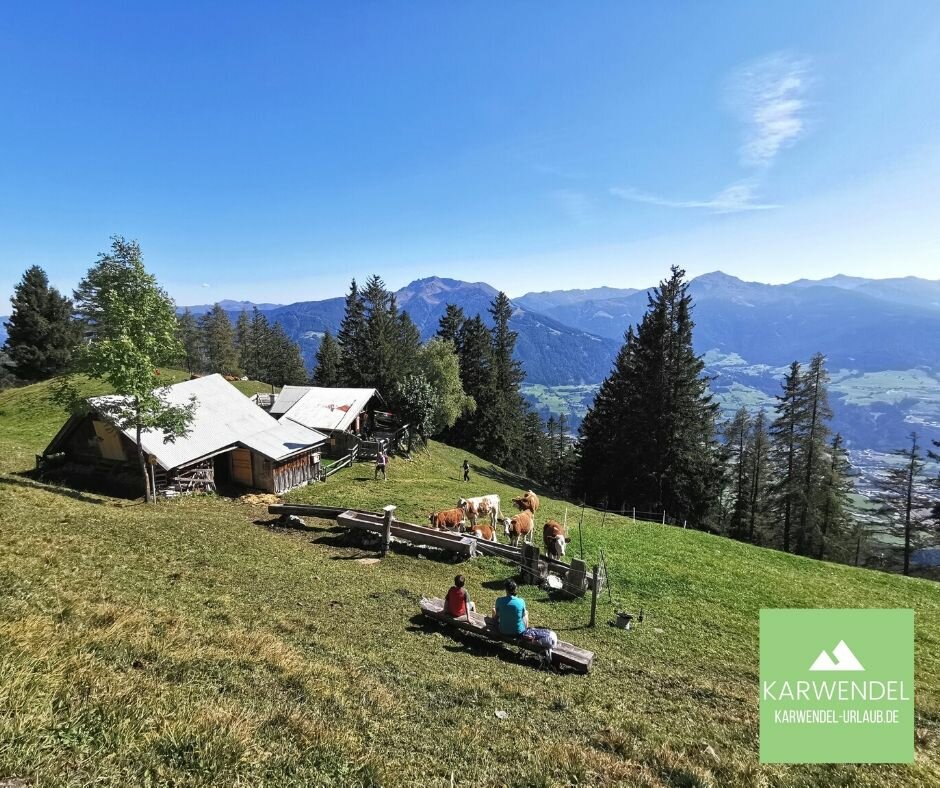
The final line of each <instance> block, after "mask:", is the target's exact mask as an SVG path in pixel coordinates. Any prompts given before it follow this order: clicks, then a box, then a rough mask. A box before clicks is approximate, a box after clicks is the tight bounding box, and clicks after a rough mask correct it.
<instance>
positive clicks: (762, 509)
mask: <svg viewBox="0 0 940 788" xmlns="http://www.w3.org/2000/svg"><path fill="white" fill-rule="evenodd" d="M746 459H747V464H748V478H749V481H750V494H749V497H748V507H747V508H748V527H747V540H748V541H749V542H751V543H752V544H757V541H758V534H761V533H763V531H764V528H765V525H766V517H767V511H768V507H769V506H770V482H771V471H772V469H771V467H770V436H769V435H768V434H767V417H766V416H765V415H764V411H763V410H760V411H758V413H757V415H756V416H755V417H754V419H753V420H752V423H751V432H750V435H749V436H748V444H747V453H746Z"/></svg>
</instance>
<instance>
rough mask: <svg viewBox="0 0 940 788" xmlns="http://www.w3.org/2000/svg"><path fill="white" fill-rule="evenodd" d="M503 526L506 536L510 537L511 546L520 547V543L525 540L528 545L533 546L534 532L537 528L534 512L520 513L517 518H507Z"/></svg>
mask: <svg viewBox="0 0 940 788" xmlns="http://www.w3.org/2000/svg"><path fill="white" fill-rule="evenodd" d="M503 526H504V529H505V534H506V536H508V537H509V544H511V545H512V546H513V547H518V546H519V541H520V540H523V541H525V543H526V544H532V530H533V529H534V528H535V518H534V517H533V516H532V512H530V511H524V512H519V514H517V515H516V516H515V517H507V518H505V519H504V520H503Z"/></svg>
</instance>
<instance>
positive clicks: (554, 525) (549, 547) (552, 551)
mask: <svg viewBox="0 0 940 788" xmlns="http://www.w3.org/2000/svg"><path fill="white" fill-rule="evenodd" d="M542 541H544V542H545V552H546V553H548V554H549V556H551V557H552V558H561V557H562V556H563V555H564V554H565V542H567V541H568V534H567V533H565V527H564V526H563V525H562V524H561V523H559V522H558V521H557V520H549V521H548V522H546V523H545V527H544V528H543V529H542Z"/></svg>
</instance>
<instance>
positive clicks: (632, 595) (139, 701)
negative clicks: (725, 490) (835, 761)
mask: <svg viewBox="0 0 940 788" xmlns="http://www.w3.org/2000/svg"><path fill="white" fill-rule="evenodd" d="M47 388H48V387H47V386H42V385H40V386H33V387H29V388H28V389H20V390H15V391H9V392H3V393H0V452H2V459H0V463H2V465H0V471H2V475H0V512H2V518H3V519H2V525H0V781H2V780H3V779H4V778H9V777H20V778H23V779H25V780H26V781H27V782H28V784H30V785H33V784H35V785H87V784H89V783H91V782H97V783H101V784H107V785H129V784H154V785H156V784H168V783H172V784H177V785H200V784H210V783H213V784H223V785H231V784H236V783H237V784H243V785H258V784H269V785H284V784H290V783H301V784H309V785H337V784H344V785H356V784H359V785H377V784H382V785H413V784H431V785H478V784H483V785H568V784H583V785H604V784H628V785H677V786H694V785H703V786H705V785H709V786H712V785H713V786H726V785H779V786H789V785H806V786H815V785H863V786H864V785H871V786H882V785H905V786H907V785H930V784H938V783H940V755H938V752H940V593H938V590H937V587H936V585H934V584H931V583H928V582H925V581H920V580H911V579H906V578H902V577H897V576H891V575H883V574H878V573H874V572H868V571H864V570H856V569H852V568H849V567H843V566H838V565H831V564H823V563H817V562H813V561H809V560H805V559H800V558H797V557H794V556H788V555H783V554H780V553H775V552H772V551H768V550H762V549H757V548H753V547H749V546H746V545H742V544H738V543H735V542H732V541H729V540H725V539H720V538H716V537H711V536H708V535H705V534H701V533H696V532H692V531H685V530H682V529H676V528H671V527H663V526H658V525H655V524H645V523H632V522H631V521H629V519H626V520H624V519H622V518H619V517H616V516H608V517H607V519H606V521H605V522H604V524H603V525H601V515H600V514H599V513H596V512H593V511H590V510H588V511H587V512H586V513H585V516H584V527H583V551H584V555H585V557H586V558H587V559H588V560H589V561H591V560H593V559H594V558H595V557H596V555H597V554H598V551H599V550H601V549H603V550H604V552H605V553H606V555H607V558H608V562H609V566H610V575H611V579H612V595H613V602H611V600H610V599H609V598H608V597H607V596H606V594H605V596H604V597H603V598H602V600H601V604H600V610H599V616H598V617H599V621H600V622H601V625H600V626H598V627H597V628H596V629H594V630H591V629H588V628H586V627H585V625H586V623H587V620H588V615H589V604H588V603H587V602H586V601H579V602H561V603H559V602H551V601H550V600H549V599H548V598H547V596H546V595H545V593H544V592H542V591H539V590H533V589H531V588H528V589H525V596H526V599H527V600H528V601H529V603H530V607H531V615H532V618H533V621H534V622H537V623H539V624H544V625H547V626H551V627H552V628H554V629H556V630H557V631H558V632H559V634H560V635H561V636H562V637H563V638H564V639H567V640H570V641H572V642H575V643H577V644H579V645H581V646H584V647H586V648H589V649H592V650H594V651H595V652H596V654H597V657H596V662H595V668H594V670H593V671H592V672H591V673H590V674H589V675H587V676H574V675H556V674H551V673H545V672H542V671H538V670H536V669H534V668H533V666H532V665H531V664H529V663H525V662H522V661H520V660H519V659H518V658H517V657H516V656H515V655H514V654H513V653H512V652H510V651H505V650H503V649H500V648H496V647H493V648H489V647H480V646H478V645H473V646H472V647H468V645H467V644H465V643H463V642H460V641H457V640H454V639H452V638H450V637H448V636H446V635H443V634H441V633H439V632H438V631H436V630H435V629H433V628H429V627H426V626H424V625H423V624H422V622H421V621H420V620H419V619H418V618H417V617H416V611H417V602H418V600H419V599H420V597H421V596H422V595H439V594H442V593H443V592H444V591H445V590H446V588H447V587H448V585H449V582H450V580H451V578H452V576H453V574H454V573H455V571H456V570H455V566H454V565H453V564H449V563H446V562H442V561H437V560H434V559H433V558H427V557H419V556H418V555H415V554H412V553H407V552H393V553H392V554H390V555H389V556H388V557H387V558H386V559H385V560H383V561H381V562H377V563H376V562H364V561H360V560H359V559H362V558H369V557H371V554H369V553H367V552H364V551H361V550H358V549H355V548H350V547H348V546H346V545H344V544H343V543H342V541H341V539H340V538H339V535H338V534H336V533H335V532H334V530H333V529H332V528H331V524H330V523H325V522H322V521H316V520H312V519H311V520H308V528H307V529H305V530H296V531H284V530H272V529H270V528H268V527H265V526H264V525H259V524H257V522H258V521H265V520H267V519H268V516H267V514H266V512H265V510H264V509H263V508H262V507H256V506H255V507H253V506H248V505H246V504H243V503H240V502H234V501H227V500H222V499H217V498H212V497H202V498H190V499H184V500H177V501H169V502H162V503H160V504H159V505H157V506H155V507H146V506H143V505H141V504H139V503H137V502H130V501H122V500H117V499H112V498H106V497H101V496H97V495H90V494H79V493H74V492H72V491H68V490H64V489H58V488H52V487H46V486H43V485H38V484H35V483H33V482H32V481H30V480H29V479H26V478H24V477H22V476H20V475H19V473H18V472H20V471H23V470H26V469H28V468H29V467H30V466H31V465H32V458H33V455H34V454H36V453H37V452H38V451H41V450H42V448H43V447H44V445H45V443H46V442H47V441H48V440H49V438H50V437H51V436H52V434H54V432H55V430H56V429H57V428H58V426H59V424H60V423H61V421H62V419H63V417H64V414H62V413H60V412H58V411H57V410H56V408H55V407H54V406H52V405H51V404H49V402H48V400H47V399H44V394H45V391H46V389H47ZM464 456H467V455H465V453H463V452H458V451H456V450H454V449H451V448H449V447H447V446H443V445H441V444H432V445H431V447H430V453H429V454H425V453H419V454H416V458H415V459H414V460H413V461H411V462H406V461H404V460H399V459H395V460H393V461H392V464H391V468H390V478H389V481H388V482H381V481H379V482H375V481H372V478H371V477H372V468H371V466H367V465H359V466H356V467H354V468H352V469H349V470H346V471H342V472H341V473H340V474H338V475H337V476H335V477H333V478H331V479H330V480H329V481H328V482H327V483H326V484H322V485H316V486H313V487H309V488H305V489H302V490H298V491H295V492H293V493H292V494H291V495H290V496H288V497H289V499H290V500H294V501H317V502H320V503H324V504H336V505H348V506H356V507H360V508H373V509H378V508H380V507H381V506H383V505H385V504H388V503H393V504H396V505H397V506H398V515H399V517H400V518H401V519H405V520H412V521H417V522H421V521H422V520H423V519H424V518H425V517H426V516H427V514H428V512H429V511H430V510H431V509H437V508H441V507H444V506H448V505H451V504H453V503H454V502H455V501H456V500H457V498H458V497H459V496H460V495H462V494H466V493H473V494H481V493H490V492H498V493H499V494H500V495H501V496H503V500H504V501H506V502H508V499H509V497H511V495H512V494H513V493H514V492H515V491H517V490H518V489H520V487H521V486H522V482H521V480H517V479H514V478H513V477H512V476H510V475H508V474H505V473H504V472H502V471H500V470H498V469H496V468H493V467H492V466H489V465H488V464H486V463H484V462H481V461H479V460H477V459H476V458H474V457H472V456H471V457H470V460H471V464H472V466H473V476H472V481H471V483H470V484H463V483H462V482H460V481H459V469H460V463H461V462H462V460H463V458H464ZM542 500H543V509H542V511H540V513H539V515H540V519H541V517H542V515H544V516H545V517H555V518H557V519H561V518H563V516H564V513H565V507H566V504H565V503H564V502H563V501H557V500H552V499H551V498H548V497H546V496H543V498H542ZM567 506H568V520H569V523H572V524H574V523H576V520H577V516H578V514H577V510H576V509H575V508H574V507H573V506H571V505H570V504H567ZM574 530H575V542H574V544H573V545H572V546H571V547H572V549H573V550H574V551H575V552H578V551H579V548H580V545H579V540H578V537H577V529H576V528H575V529H574ZM460 571H462V572H463V573H464V574H465V575H466V576H467V580H468V590H469V591H470V594H471V596H472V597H473V598H475V599H476V600H477V602H478V604H480V605H481V606H483V607H489V606H490V605H491V604H492V602H493V601H494V599H495V598H496V596H497V594H498V588H499V586H500V585H501V583H502V581H504V580H505V579H506V578H507V577H508V576H509V574H510V571H511V570H510V568H509V567H508V566H506V565H505V564H503V563H501V562H499V561H496V560H494V559H475V560H474V561H472V562H469V563H465V564H462V565H460ZM641 606H642V607H643V608H644V609H645V611H646V613H647V619H646V621H645V622H644V623H643V624H642V625H640V626H639V627H638V628H637V629H636V630H634V631H631V632H628V633H624V632H622V631H619V630H616V629H613V628H611V627H608V626H606V624H605V623H604V622H606V620H607V619H609V618H610V617H611V615H612V611H613V609H614V608H621V607H626V608H628V609H632V610H636V609H638V608H639V607H641ZM799 606H806V607H818V606H823V607H839V606H845V607H867V606H872V607H910V608H913V609H914V610H916V611H917V624H916V626H917V653H916V659H917V663H916V682H917V690H916V704H917V761H916V763H915V764H914V765H913V766H851V765H846V766H792V767H784V766H761V765H760V764H759V763H758V755H757V735H758V718H757V713H758V686H757V681H758V640H757V636H758V631H757V630H758V627H757V614H758V610H759V609H760V608H761V607H799ZM496 711H505V712H507V713H508V716H507V717H506V718H505V719H502V718H498V717H496V716H495V712H496Z"/></svg>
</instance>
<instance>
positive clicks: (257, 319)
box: [239, 307, 273, 382]
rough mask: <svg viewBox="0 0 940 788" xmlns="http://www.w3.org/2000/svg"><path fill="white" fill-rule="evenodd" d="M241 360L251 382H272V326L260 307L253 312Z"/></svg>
mask: <svg viewBox="0 0 940 788" xmlns="http://www.w3.org/2000/svg"><path fill="white" fill-rule="evenodd" d="M242 330H245V329H244V328H243V329H242ZM239 358H240V360H241V364H242V366H243V367H244V370H245V374H246V375H247V376H248V377H249V378H251V380H260V381H264V382H270V380H271V378H272V372H273V370H272V364H273V348H272V347H271V325H270V324H269V323H268V318H267V317H265V315H264V313H263V312H261V311H260V310H259V309H258V307H255V308H254V309H253V310H252V313H251V321H250V322H249V324H248V328H247V331H245V335H244V338H243V339H242V341H241V345H240V347H239Z"/></svg>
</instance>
